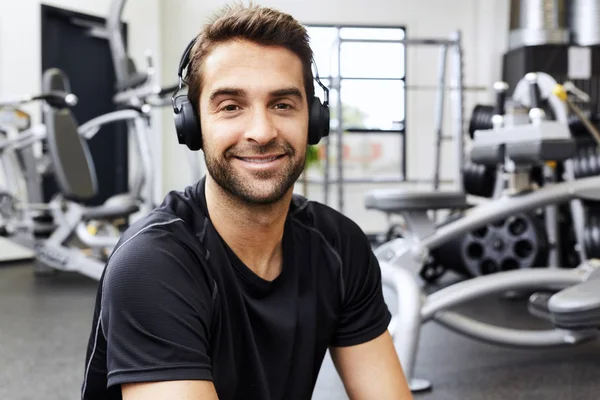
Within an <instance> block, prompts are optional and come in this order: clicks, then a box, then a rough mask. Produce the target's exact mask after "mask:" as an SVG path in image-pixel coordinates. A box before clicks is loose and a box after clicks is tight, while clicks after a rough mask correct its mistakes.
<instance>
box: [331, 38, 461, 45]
mask: <svg viewBox="0 0 600 400" xmlns="http://www.w3.org/2000/svg"><path fill="white" fill-rule="evenodd" d="M458 40H460V39H458ZM340 43H396V44H406V45H423V46H453V45H456V44H457V43H458V41H457V40H452V39H427V38H424V39H417V38H414V39H343V38H340Z"/></svg>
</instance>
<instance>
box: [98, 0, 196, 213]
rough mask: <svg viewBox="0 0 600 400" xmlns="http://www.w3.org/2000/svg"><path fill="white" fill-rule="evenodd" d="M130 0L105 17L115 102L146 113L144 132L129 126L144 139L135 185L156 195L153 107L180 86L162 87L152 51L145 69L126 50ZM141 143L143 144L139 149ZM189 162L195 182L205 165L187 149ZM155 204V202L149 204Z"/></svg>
mask: <svg viewBox="0 0 600 400" xmlns="http://www.w3.org/2000/svg"><path fill="white" fill-rule="evenodd" d="M126 3H127V0H113V1H112V3H111V5H110V10H109V13H108V18H107V20H106V31H107V37H108V41H109V45H110V49H111V53H112V60H113V65H114V69H115V75H116V78H117V87H116V90H117V93H116V94H115V96H114V102H115V104H117V105H119V106H120V107H123V108H134V109H137V110H142V111H143V112H144V113H145V115H146V117H147V122H146V123H147V132H145V134H144V136H143V137H142V136H139V137H138V133H137V132H139V130H138V129H139V128H136V127H133V126H132V123H128V129H129V130H130V131H135V132H136V140H137V141H138V142H139V143H140V144H141V143H142V142H145V143H143V148H144V149H145V150H142V153H140V157H143V158H142V165H143V176H139V175H138V179H137V180H136V181H135V182H136V186H141V185H144V184H145V185H146V188H147V190H146V193H147V194H148V195H149V196H150V197H149V198H153V197H152V196H153V193H154V176H155V175H154V173H153V172H154V170H153V168H152V165H153V164H154V163H152V162H151V160H152V155H151V151H152V150H153V149H154V147H153V146H152V145H151V143H150V141H149V138H148V134H149V133H150V129H151V128H150V125H151V111H152V108H155V107H164V106H168V105H170V104H171V103H172V98H171V94H172V93H173V92H174V91H175V90H176V89H177V88H178V85H177V84H175V85H171V86H167V87H161V85H160V83H159V77H158V74H157V71H156V69H155V68H154V62H153V59H152V55H151V54H150V53H147V54H146V62H147V68H146V70H145V71H144V72H139V71H138V70H137V69H136V66H135V63H134V61H133V60H132V59H131V57H129V56H128V55H127V53H126V51H125V40H124V38H123V32H122V30H121V26H122V23H123V20H122V16H123V10H124V8H125V4H126ZM141 148H142V146H140V149H141ZM186 154H187V157H188V162H189V165H190V170H191V180H192V182H197V181H199V180H200V179H202V166H201V164H200V160H199V159H198V157H197V156H196V154H194V153H192V152H187V153H186ZM148 206H149V207H150V208H153V206H154V204H150V203H149V204H148Z"/></svg>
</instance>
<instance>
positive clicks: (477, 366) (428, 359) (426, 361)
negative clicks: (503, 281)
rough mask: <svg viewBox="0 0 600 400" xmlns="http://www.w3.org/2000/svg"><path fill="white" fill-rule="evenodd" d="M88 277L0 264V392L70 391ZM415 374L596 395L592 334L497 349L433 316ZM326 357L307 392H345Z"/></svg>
mask: <svg viewBox="0 0 600 400" xmlns="http://www.w3.org/2000/svg"><path fill="white" fill-rule="evenodd" d="M95 292H96V283H95V282H93V281H91V280H89V279H87V278H84V277H82V276H78V275H67V274H61V275H59V276H55V277H46V278H41V279H40V278H35V277H34V276H33V274H32V270H31V267H30V265H28V264H20V265H11V266H6V265H4V266H0V317H1V318H0V399H3V400H5V399H6V400H21V399H39V398H43V399H46V400H54V399H56V400H58V399H60V400H65V399H77V398H78V395H79V388H80V385H81V379H82V375H83V363H84V360H83V357H84V352H85V347H86V341H87V337H88V334H89V329H90V323H91V311H92V308H93V304H94V296H95ZM461 311H464V312H466V313H469V314H471V315H476V316H478V317H479V318H481V319H482V320H486V321H490V322H496V323H499V324H508V325H510V326H520V327H525V328H527V327H529V328H536V327H540V326H542V324H541V322H539V321H537V320H535V319H534V318H532V317H530V316H529V315H528V314H527V313H526V310H525V308H524V306H523V304H522V303H519V302H509V301H507V300H499V299H498V298H490V299H484V300H482V301H479V302H477V304H475V305H470V306H469V308H468V310H461ZM417 374H418V375H419V376H421V377H426V378H428V379H430V380H431V381H432V382H433V384H434V388H433V391H431V392H429V393H425V394H418V395H416V396H415V399H417V400H430V399H440V400H445V399H461V400H470V399H478V400H479V399H489V400H493V399H511V400H518V399H528V400H536V399H544V400H545V399H569V400H572V399H581V400H584V399H598V398H600V343H598V342H594V343H589V344H586V345H582V346H579V347H576V348H569V349H560V350H559V349H555V350H543V351H534V350H516V349H505V348H497V347H494V346H490V345H486V344H482V343H478V342H474V341H472V340H469V339H466V338H463V337H461V336H458V335H457V334H455V333H452V332H449V331H447V330H445V329H443V328H440V327H438V326H436V325H433V324H430V325H427V326H426V327H425V328H424V331H423V336H422V340H421V345H420V354H419V358H418V361H417ZM346 398H347V397H346V396H345V394H344V390H343V387H342V385H341V382H340V380H339V378H338V377H337V375H336V372H335V370H334V368H333V366H332V364H331V361H330V360H329V358H327V359H326V362H325V364H324V366H323V369H322V372H321V375H320V377H319V381H318V384H317V388H316V390H315V395H314V397H313V399H319V400H325V399H327V400H334V399H346Z"/></svg>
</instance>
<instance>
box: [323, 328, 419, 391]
mask: <svg viewBox="0 0 600 400" xmlns="http://www.w3.org/2000/svg"><path fill="white" fill-rule="evenodd" d="M329 350H330V353H331V358H332V360H333V363H334V365H335V368H336V369H337V371H338V374H339V375H340V377H341V378H342V382H343V383H344V387H345V388H346V393H347V394H348V396H349V397H350V399H351V400H363V399H364V400H371V399H378V400H387V399H389V400H409V399H412V398H413V397H412V394H411V392H410V389H409V387H408V384H407V383H406V378H405V377H404V372H403V371H402V366H401V365H400V361H399V359H398V355H397V354H396V349H395V348H394V343H393V341H392V337H391V335H390V334H389V332H388V331H385V333H383V334H382V335H380V336H379V337H377V338H375V339H373V340H371V341H368V342H366V343H362V344H358V345H355V346H346V347H331V348H330V349H329Z"/></svg>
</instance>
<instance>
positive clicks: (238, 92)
mask: <svg viewBox="0 0 600 400" xmlns="http://www.w3.org/2000/svg"><path fill="white" fill-rule="evenodd" d="M219 96H234V97H245V96H246V92H245V91H244V90H243V89H238V88H219V89H215V90H213V92H212V93H211V94H210V101H213V100H214V99H216V98H217V97H219Z"/></svg>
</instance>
